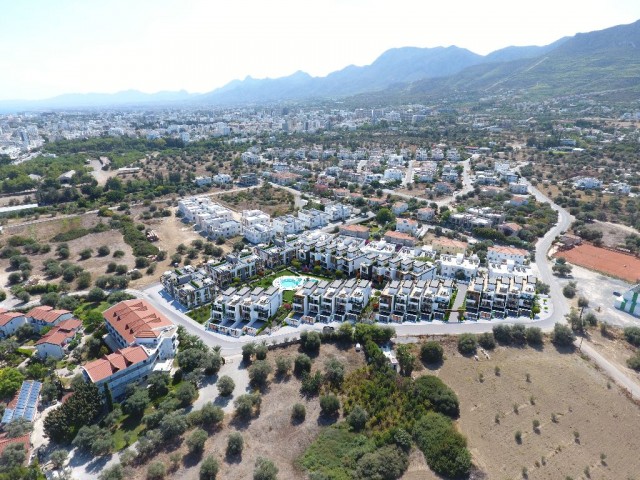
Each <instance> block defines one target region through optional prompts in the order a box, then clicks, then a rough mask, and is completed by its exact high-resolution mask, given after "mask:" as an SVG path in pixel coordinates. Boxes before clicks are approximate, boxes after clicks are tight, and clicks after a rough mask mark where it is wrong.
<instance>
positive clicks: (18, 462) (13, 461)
mask: <svg viewBox="0 0 640 480" xmlns="http://www.w3.org/2000/svg"><path fill="white" fill-rule="evenodd" d="M26 459H27V452H25V450H24V444H23V443H12V444H9V445H7V447H6V448H5V449H4V451H3V452H2V455H0V465H2V467H4V468H5V469H7V470H10V469H12V468H15V467H20V466H22V465H23V464H24V462H25V460H26ZM18 478H19V477H18Z"/></svg>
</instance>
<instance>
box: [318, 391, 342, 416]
mask: <svg viewBox="0 0 640 480" xmlns="http://www.w3.org/2000/svg"><path fill="white" fill-rule="evenodd" d="M320 410H321V411H322V414H323V415H329V416H333V415H336V414H337V413H338V411H339V410H340V400H338V397H336V396H335V395H334V394H333V393H330V394H328V395H323V396H322V397H320Z"/></svg>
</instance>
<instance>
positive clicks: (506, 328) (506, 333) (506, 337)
mask: <svg viewBox="0 0 640 480" xmlns="http://www.w3.org/2000/svg"><path fill="white" fill-rule="evenodd" d="M493 336H494V338H495V339H496V340H497V341H498V342H499V343H501V344H503V345H510V344H511V342H512V341H513V338H512V336H511V325H504V324H500V325H495V326H494V327H493Z"/></svg>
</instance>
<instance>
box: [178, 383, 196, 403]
mask: <svg viewBox="0 0 640 480" xmlns="http://www.w3.org/2000/svg"><path fill="white" fill-rule="evenodd" d="M174 395H175V398H176V399H177V400H178V401H179V402H180V405H182V406H183V407H188V406H189V405H191V404H192V403H193V402H194V400H195V399H196V398H198V390H197V389H196V387H195V386H194V385H193V383H191V382H182V383H181V384H180V385H178V388H176V391H175V392H174Z"/></svg>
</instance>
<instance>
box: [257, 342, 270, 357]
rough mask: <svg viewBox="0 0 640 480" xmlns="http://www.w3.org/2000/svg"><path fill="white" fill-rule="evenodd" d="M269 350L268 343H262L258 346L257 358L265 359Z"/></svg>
mask: <svg viewBox="0 0 640 480" xmlns="http://www.w3.org/2000/svg"><path fill="white" fill-rule="evenodd" d="M268 351H269V349H268V348H267V346H266V345H263V344H260V345H258V346H256V351H255V354H256V360H264V359H266V358H267V352H268Z"/></svg>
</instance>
